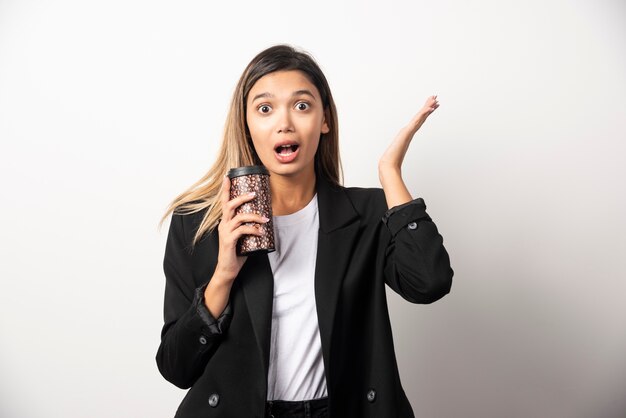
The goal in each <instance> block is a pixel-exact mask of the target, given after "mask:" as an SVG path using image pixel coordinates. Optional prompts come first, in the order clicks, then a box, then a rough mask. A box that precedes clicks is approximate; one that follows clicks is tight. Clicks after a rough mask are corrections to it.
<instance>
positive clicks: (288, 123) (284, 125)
mask: <svg viewBox="0 0 626 418" xmlns="http://www.w3.org/2000/svg"><path fill="white" fill-rule="evenodd" d="M293 130H294V129H293V122H292V120H291V114H290V113H289V110H283V111H282V112H280V115H279V117H278V125H277V129H276V131H277V133H286V132H293Z"/></svg>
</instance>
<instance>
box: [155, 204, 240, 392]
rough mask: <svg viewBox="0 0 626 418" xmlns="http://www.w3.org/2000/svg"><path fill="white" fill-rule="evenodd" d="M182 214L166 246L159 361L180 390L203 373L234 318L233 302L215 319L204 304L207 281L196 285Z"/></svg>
mask: <svg viewBox="0 0 626 418" xmlns="http://www.w3.org/2000/svg"><path fill="white" fill-rule="evenodd" d="M183 216H186V215H176V214H175V215H173V216H172V221H171V223H170V229H169V233H168V236H167V243H166V247H165V257H164V260H163V270H164V272H165V278H166V282H165V302H164V309H163V314H164V320H165V324H164V326H163V329H162V332H161V344H160V346H159V349H158V351H157V355H156V362H157V366H158V368H159V371H160V372H161V374H162V375H163V377H164V378H165V379H167V380H168V381H169V382H171V383H173V384H174V385H176V386H178V387H179V388H181V389H187V388H189V387H191V386H192V385H193V384H194V382H195V381H196V380H197V379H198V377H200V375H201V374H202V372H203V370H204V368H205V366H206V364H207V362H208V361H209V359H210V357H211V355H212V354H213V353H214V352H215V349H216V348H217V347H218V345H219V343H220V340H221V338H222V336H223V335H224V333H225V332H226V330H227V329H228V326H229V324H230V319H231V308H230V305H228V306H227V307H226V309H225V310H224V312H223V313H222V314H221V315H220V317H219V318H217V319H215V318H214V317H213V316H212V315H211V314H210V312H209V310H208V309H207V307H206V305H205V304H204V290H205V288H206V285H207V283H208V282H207V283H205V284H203V285H202V286H200V287H196V284H195V281H194V278H193V273H192V271H193V269H192V252H191V238H192V235H190V236H189V237H186V235H185V228H184V226H185V225H184V222H183Z"/></svg>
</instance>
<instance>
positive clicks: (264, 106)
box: [259, 105, 272, 113]
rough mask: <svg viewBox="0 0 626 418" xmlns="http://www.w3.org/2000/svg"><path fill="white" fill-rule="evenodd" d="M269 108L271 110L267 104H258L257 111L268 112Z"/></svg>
mask: <svg viewBox="0 0 626 418" xmlns="http://www.w3.org/2000/svg"><path fill="white" fill-rule="evenodd" d="M270 110H272V108H271V107H269V106H268V105H262V106H259V112H261V113H268V112H269V111H270Z"/></svg>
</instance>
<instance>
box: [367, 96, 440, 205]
mask: <svg viewBox="0 0 626 418" xmlns="http://www.w3.org/2000/svg"><path fill="white" fill-rule="evenodd" d="M438 107H439V102H438V101H437V96H430V97H429V98H428V99H427V100H426V103H425V104H424V106H423V107H422V108H421V109H420V111H419V112H418V113H417V114H416V115H415V116H414V117H413V119H411V121H410V122H409V124H408V125H407V126H405V127H404V128H402V129H401V130H400V132H399V133H398V135H397V136H396V138H395V139H394V140H393V141H392V143H391V145H389V147H388V148H387V150H386V151H385V153H384V154H383V155H382V157H381V158H380V160H379V161H378V177H379V179H380V183H381V185H382V186H383V190H384V192H385V199H386V200H387V207H388V208H392V207H394V206H398V205H401V204H403V203H407V202H409V201H411V200H413V198H412V197H411V194H410V193H409V190H408V189H407V188H406V185H405V184H404V180H403V179H402V161H404V156H405V155H406V152H407V150H408V149H409V145H410V144H411V140H412V139H413V136H414V135H415V133H416V132H417V131H418V130H419V128H420V127H421V126H422V124H423V123H424V122H425V121H426V119H427V118H428V116H430V114H431V113H433V112H434V111H435V109H437V108H438Z"/></svg>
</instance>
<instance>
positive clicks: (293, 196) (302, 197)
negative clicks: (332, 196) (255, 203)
mask: <svg viewBox="0 0 626 418" xmlns="http://www.w3.org/2000/svg"><path fill="white" fill-rule="evenodd" d="M270 189H271V192H272V214H273V215H274V216H283V215H290V214H292V213H295V212H297V211H299V210H300V209H302V208H304V207H305V206H306V205H308V204H309V202H311V199H313V196H315V172H314V171H313V172H311V173H307V174H302V175H300V176H296V177H285V176H279V175H276V174H274V175H272V176H270Z"/></svg>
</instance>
